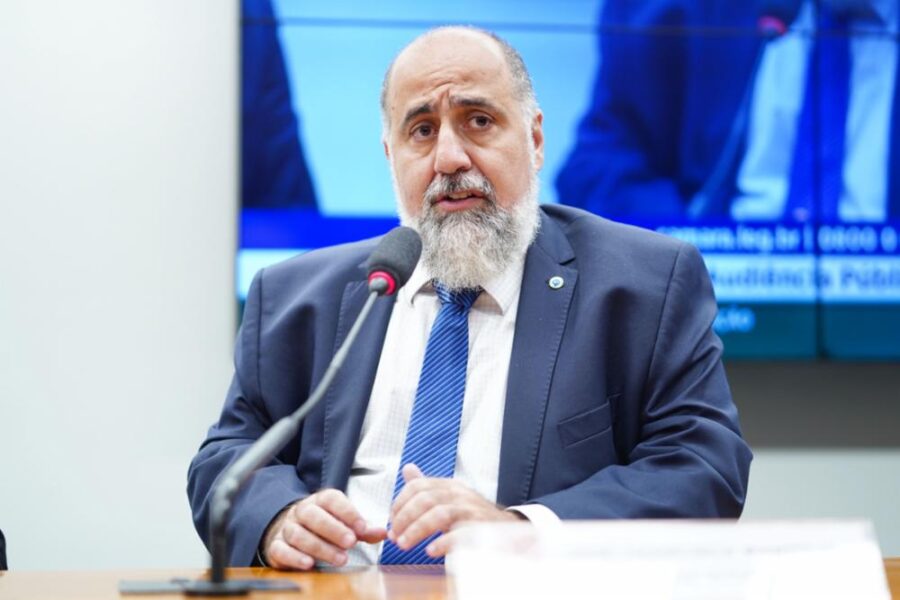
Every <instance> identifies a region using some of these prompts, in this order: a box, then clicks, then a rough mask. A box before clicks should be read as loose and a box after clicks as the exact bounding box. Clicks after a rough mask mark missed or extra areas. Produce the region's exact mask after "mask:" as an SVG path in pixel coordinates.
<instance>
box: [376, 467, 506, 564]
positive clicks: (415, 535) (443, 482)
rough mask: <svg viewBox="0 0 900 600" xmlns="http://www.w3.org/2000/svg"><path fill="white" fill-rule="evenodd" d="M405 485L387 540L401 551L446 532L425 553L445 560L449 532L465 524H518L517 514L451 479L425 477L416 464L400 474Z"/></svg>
mask: <svg viewBox="0 0 900 600" xmlns="http://www.w3.org/2000/svg"><path fill="white" fill-rule="evenodd" d="M401 472H402V473H403V480H404V481H405V483H406V484H405V485H404V486H403V490H401V492H400V494H398V495H397V499H396V500H395V501H394V505H393V506H392V507H391V519H390V520H391V531H390V532H389V533H388V537H389V538H390V539H391V541H392V542H394V543H395V544H397V547H398V548H400V549H401V550H409V549H410V548H412V547H413V546H415V545H416V544H418V543H419V542H421V541H422V540H424V539H425V538H427V537H429V536H430V535H431V534H433V533H436V532H438V531H442V532H444V534H445V535H442V536H440V537H438V538H437V539H435V540H434V541H433V542H431V544H429V545H428V547H427V548H426V549H425V552H426V553H427V554H428V556H431V557H432V558H437V557H439V556H444V555H445V554H447V552H449V551H450V549H451V548H452V546H453V539H454V538H453V535H452V533H450V530H451V529H453V528H454V527H456V526H457V525H459V524H460V523H462V522H463V521H517V520H520V519H523V518H524V517H522V516H520V515H519V514H518V513H513V512H510V511H506V510H503V509H502V508H501V507H499V506H497V505H496V504H494V503H493V502H490V501H488V500H486V499H484V498H482V497H481V496H479V495H478V494H477V493H476V492H474V491H473V490H471V489H469V488H468V487H466V486H465V485H463V484H461V483H459V482H458V481H454V480H452V479H441V478H436V477H425V476H424V475H423V474H422V471H420V470H419V468H418V467H417V466H416V465H414V464H411V463H410V464H408V465H404V466H403V469H402V470H401Z"/></svg>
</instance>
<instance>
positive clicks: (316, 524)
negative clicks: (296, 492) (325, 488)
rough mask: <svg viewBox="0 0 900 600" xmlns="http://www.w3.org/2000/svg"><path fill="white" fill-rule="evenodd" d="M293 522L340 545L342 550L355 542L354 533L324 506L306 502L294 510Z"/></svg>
mask: <svg viewBox="0 0 900 600" xmlns="http://www.w3.org/2000/svg"><path fill="white" fill-rule="evenodd" d="M294 516H295V518H296V521H295V524H299V525H302V526H303V528H305V529H307V530H309V531H311V532H312V533H314V534H315V535H316V536H318V537H320V538H322V539H323V540H326V541H327V542H329V543H331V544H333V545H335V546H340V547H341V548H343V549H344V550H346V549H348V548H351V547H353V545H354V544H356V533H354V532H353V530H352V529H350V528H349V527H347V526H346V525H345V524H344V523H342V522H341V521H339V520H338V519H337V518H336V517H335V516H334V515H332V514H331V513H330V512H328V510H326V509H325V508H324V507H322V506H319V505H318V504H313V503H307V504H303V505H301V506H298V507H297V508H296V509H295V510H294Z"/></svg>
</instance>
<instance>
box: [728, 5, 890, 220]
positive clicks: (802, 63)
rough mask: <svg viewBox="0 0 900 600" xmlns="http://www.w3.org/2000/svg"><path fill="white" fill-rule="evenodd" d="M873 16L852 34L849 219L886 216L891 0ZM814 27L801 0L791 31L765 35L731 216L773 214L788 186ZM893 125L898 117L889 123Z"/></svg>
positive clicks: (843, 206) (842, 213) (780, 209)
mask: <svg viewBox="0 0 900 600" xmlns="http://www.w3.org/2000/svg"><path fill="white" fill-rule="evenodd" d="M871 8H872V10H873V14H874V16H875V17H876V19H877V21H880V22H873V21H859V22H856V21H854V22H853V24H852V27H851V32H852V34H853V35H852V37H851V40H850V60H851V71H850V99H849V106H848V111H847V122H846V124H845V128H846V129H845V130H846V134H845V151H844V156H845V159H844V166H843V182H844V186H843V191H842V192H841V196H840V199H839V201H838V216H839V218H840V219H841V220H843V221H847V222H859V221H869V222H880V221H884V220H885V219H886V218H887V184H888V175H889V173H888V163H887V161H888V156H889V154H890V136H891V112H892V107H893V99H894V86H895V85H896V82H895V81H894V79H895V74H896V72H897V43H896V40H895V39H894V38H893V37H892V36H890V35H888V34H890V33H896V32H897V2H896V0H872V1H871ZM814 31H815V19H814V14H813V7H812V3H811V2H809V1H807V2H804V4H803V6H802V8H801V10H800V13H799V14H798V16H797V18H796V20H795V21H794V23H793V24H792V26H791V29H790V31H789V32H788V33H787V34H786V35H784V36H782V37H781V38H779V39H777V40H773V41H771V42H769V43H768V44H767V46H766V48H765V50H764V55H763V59H762V64H761V65H760V69H759V72H758V73H757V76H756V83H755V85H754V94H753V102H752V105H751V109H750V110H751V113H750V127H749V128H748V137H747V152H746V154H745V155H744V158H743V161H742V162H741V165H740V167H739V171H738V179H737V184H738V190H739V191H738V196H737V198H736V199H735V201H734V202H733V203H732V205H731V217H732V218H733V219H735V220H738V221H744V220H763V221H770V220H777V219H780V218H782V217H783V216H784V215H783V213H784V209H785V206H786V203H787V197H788V193H789V191H790V172H791V163H792V162H793V156H794V146H795V140H796V137H797V125H798V122H799V117H800V112H801V109H802V106H803V96H804V94H805V93H806V87H805V83H806V73H807V69H808V68H809V62H810V61H809V55H810V51H811V49H812V37H811V36H810V33H811V32H814ZM894 126H895V127H898V126H900V124H894Z"/></svg>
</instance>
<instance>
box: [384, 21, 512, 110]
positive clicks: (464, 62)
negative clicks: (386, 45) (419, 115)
mask: <svg viewBox="0 0 900 600" xmlns="http://www.w3.org/2000/svg"><path fill="white" fill-rule="evenodd" d="M512 87H513V86H512V76H511V75H510V73H509V68H508V67H507V64H506V60H505V58H504V56H503V52H502V50H501V49H500V47H499V45H498V44H497V42H495V41H494V40H493V39H491V38H489V37H487V36H485V35H483V34H479V33H476V32H467V31H451V32H438V33H435V34H432V35H431V36H426V37H424V38H422V39H419V40H417V41H415V42H413V44H411V45H410V46H409V47H408V48H407V49H406V50H404V51H403V52H402V53H401V54H400V55H399V56H398V57H397V60H396V61H395V62H394V66H393V68H392V70H391V75H390V82H389V88H388V89H389V94H388V97H387V101H388V110H389V111H390V113H391V114H392V115H393V114H394V112H395V111H403V110H404V109H406V108H408V107H409V106H410V105H413V104H417V103H422V102H432V101H435V100H437V99H439V98H440V97H441V96H442V95H444V94H448V93H454V94H457V93H466V92H468V93H473V94H474V93H476V92H477V94H478V95H480V96H485V97H489V98H490V99H493V100H495V101H502V100H503V99H504V98H505V97H509V98H511V97H512Z"/></svg>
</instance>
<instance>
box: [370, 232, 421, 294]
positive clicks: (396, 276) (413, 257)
mask: <svg viewBox="0 0 900 600" xmlns="http://www.w3.org/2000/svg"><path fill="white" fill-rule="evenodd" d="M420 254H422V240H421V239H420V238H419V234H418V233H416V232H415V230H413V229H410V228H409V227H395V228H393V229H391V230H390V231H389V232H388V233H387V235H385V236H384V237H383V238H382V239H381V242H380V243H379V244H378V247H377V248H375V251H374V252H372V254H371V255H370V256H369V260H368V261H366V270H367V271H368V272H369V277H368V280H369V290H370V291H377V292H378V293H379V294H384V295H385V296H390V295H392V294H393V293H394V292H396V291H397V290H398V289H400V288H401V287H403V286H404V285H406V282H407V281H408V280H409V276H410V275H412V272H413V270H414V269H415V268H416V263H418V262H419V255H420Z"/></svg>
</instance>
